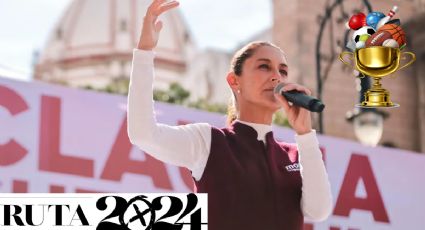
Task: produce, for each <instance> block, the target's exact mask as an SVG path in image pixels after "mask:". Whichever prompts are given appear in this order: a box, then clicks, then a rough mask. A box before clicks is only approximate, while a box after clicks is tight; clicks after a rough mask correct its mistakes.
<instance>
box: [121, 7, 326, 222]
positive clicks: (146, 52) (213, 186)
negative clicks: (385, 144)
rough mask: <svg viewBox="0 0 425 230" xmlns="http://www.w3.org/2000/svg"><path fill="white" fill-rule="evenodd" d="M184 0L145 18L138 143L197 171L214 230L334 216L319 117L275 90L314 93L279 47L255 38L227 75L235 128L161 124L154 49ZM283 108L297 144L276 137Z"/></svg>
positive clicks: (134, 89)
mask: <svg viewBox="0 0 425 230" xmlns="http://www.w3.org/2000/svg"><path fill="white" fill-rule="evenodd" d="M178 5H179V3H178V2H177V1H169V2H167V1H166V0H154V1H153V2H152V3H151V5H150V6H149V7H148V9H147V12H146V15H145V17H144V21H143V26H142V31H141V36H140V40H139V44H138V47H137V49H134V53H133V66H132V73H131V77H130V89H129V94H128V135H129V138H130V141H131V143H132V144H134V145H136V146H138V147H139V148H141V149H142V150H144V151H145V152H149V153H150V154H152V156H153V157H155V158H157V159H159V160H161V161H163V162H166V163H169V164H173V165H177V166H183V167H186V168H188V169H189V170H190V171H191V173H192V177H193V179H194V183H195V189H196V192H200V193H207V194H208V229H210V230H251V229H252V230H254V229H255V230H260V229H261V230H278V229H279V230H282V229H288V230H301V229H302V228H303V223H304V217H307V218H308V219H310V220H315V221H321V220H324V219H326V218H327V217H328V216H329V214H330V212H331V209H332V197H331V192H330V185H329V181H328V176H327V173H326V170H325V167H324V163H323V161H322V154H321V151H320V149H319V144H318V140H317V137H316V133H315V131H314V130H313V129H312V126H311V114H310V112H309V111H308V110H306V109H304V108H301V107H298V106H296V105H293V104H291V103H288V101H287V100H286V99H285V98H284V97H283V96H281V95H280V94H278V93H274V91H273V89H274V88H275V87H276V85H277V84H278V83H285V86H284V88H283V91H291V90H297V91H299V92H303V93H305V94H308V95H310V94H311V92H310V91H309V90H308V89H307V88H305V87H303V86H301V85H298V84H294V83H290V82H288V66H287V62H286V58H285V55H284V53H283V52H282V50H281V49H280V48H279V47H277V46H275V45H273V44H271V43H268V42H252V43H249V44H247V45H246V46H244V47H243V48H242V49H240V50H239V51H237V52H236V53H235V55H234V57H233V59H232V62H231V67H230V70H229V72H228V74H227V76H226V80H227V82H228V85H229V87H230V89H231V91H232V92H233V101H234V103H233V106H231V107H230V108H229V114H228V125H227V127H225V128H217V127H213V126H211V125H210V124H207V123H195V124H187V125H180V126H169V125H166V124H161V123H157V121H156V118H155V114H154V108H153V104H154V101H153V99H152V98H153V89H152V85H153V80H154V78H155V71H154V58H155V52H154V51H153V49H154V48H155V47H156V45H157V42H158V38H159V34H160V31H161V28H162V22H161V21H159V20H158V16H159V15H161V14H162V13H164V12H166V11H168V10H170V9H173V8H175V7H177V6H178ZM217 77H219V76H217ZM223 78H224V76H223ZM223 80H224V79H223ZM282 107H283V109H284V111H285V113H286V115H287V117H288V120H289V123H290V125H291V126H292V128H293V129H294V130H295V132H296V135H295V140H296V144H289V143H285V142H279V141H276V140H275V138H274V136H273V132H272V128H271V123H272V117H273V114H274V113H275V112H276V111H278V110H279V109H280V108H282Z"/></svg>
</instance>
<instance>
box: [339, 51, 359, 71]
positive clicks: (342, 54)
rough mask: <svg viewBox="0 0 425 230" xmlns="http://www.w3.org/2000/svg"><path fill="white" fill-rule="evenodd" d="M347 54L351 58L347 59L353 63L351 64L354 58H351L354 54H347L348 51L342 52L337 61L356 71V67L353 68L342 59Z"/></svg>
mask: <svg viewBox="0 0 425 230" xmlns="http://www.w3.org/2000/svg"><path fill="white" fill-rule="evenodd" d="M347 54H348V55H350V56H351V57H349V59H350V60H351V61H353V62H354V58H353V55H354V54H353V53H352V52H348V51H344V52H342V53H341V54H340V55H339V60H341V61H342V63H344V64H346V65H348V66H350V67H351V68H353V69H356V67H355V66H354V65H351V64H349V63H348V62H346V61H345V60H344V57H345V56H346V55H347Z"/></svg>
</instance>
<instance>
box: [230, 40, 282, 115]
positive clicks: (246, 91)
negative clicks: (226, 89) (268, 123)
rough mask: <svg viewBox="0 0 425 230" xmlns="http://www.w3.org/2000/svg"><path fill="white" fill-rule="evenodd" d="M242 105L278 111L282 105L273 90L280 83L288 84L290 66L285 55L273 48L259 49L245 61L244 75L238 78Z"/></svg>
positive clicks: (264, 47) (239, 99)
mask: <svg viewBox="0 0 425 230" xmlns="http://www.w3.org/2000/svg"><path fill="white" fill-rule="evenodd" d="M236 78H237V80H238V83H239V84H238V85H239V86H238V87H239V89H240V93H237V94H238V95H237V97H238V101H239V102H242V103H240V105H241V104H254V105H256V106H259V107H263V108H265V109H270V110H273V111H276V110H277V109H279V108H280V103H279V102H278V101H277V100H276V98H275V96H274V93H273V89H274V87H275V86H276V85H277V84H278V83H279V82H286V81H287V78H288V65H287V62H286V58H285V56H284V54H283V53H282V52H281V51H280V50H279V49H277V48H275V47H272V46H261V47H258V48H257V49H256V50H255V52H254V54H253V55H252V56H251V57H249V58H248V59H246V60H245V62H244V64H243V67H242V74H241V76H239V77H236Z"/></svg>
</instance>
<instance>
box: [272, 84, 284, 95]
mask: <svg viewBox="0 0 425 230" xmlns="http://www.w3.org/2000/svg"><path fill="white" fill-rule="evenodd" d="M283 86H285V84H283V83H279V84H277V85H276V87H274V90H273V91H274V93H280V92H281V91H282V88H283Z"/></svg>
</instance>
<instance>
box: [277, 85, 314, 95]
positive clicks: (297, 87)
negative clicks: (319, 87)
mask: <svg viewBox="0 0 425 230" xmlns="http://www.w3.org/2000/svg"><path fill="white" fill-rule="evenodd" d="M282 90H283V91H284V92H287V91H291V90H296V91H300V92H304V93H305V94H307V95H310V96H311V91H310V90H309V89H307V88H306V87H304V86H302V85H298V84H295V83H289V84H286V85H285V86H284V87H283V89H282Z"/></svg>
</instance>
